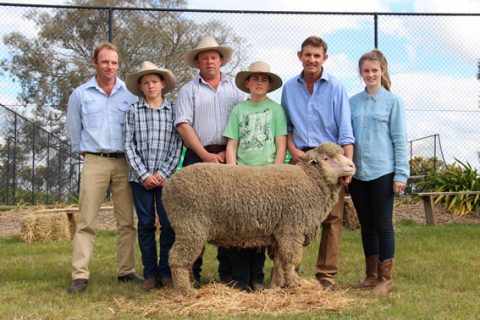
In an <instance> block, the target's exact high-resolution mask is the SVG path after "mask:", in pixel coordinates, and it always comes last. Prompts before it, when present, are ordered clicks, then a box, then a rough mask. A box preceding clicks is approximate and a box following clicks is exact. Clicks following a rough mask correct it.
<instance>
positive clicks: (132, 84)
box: [125, 61, 177, 97]
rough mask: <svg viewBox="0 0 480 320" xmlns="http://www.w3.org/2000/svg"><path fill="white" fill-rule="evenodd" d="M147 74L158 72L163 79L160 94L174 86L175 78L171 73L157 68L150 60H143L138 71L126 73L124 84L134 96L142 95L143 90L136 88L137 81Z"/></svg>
mask: <svg viewBox="0 0 480 320" xmlns="http://www.w3.org/2000/svg"><path fill="white" fill-rule="evenodd" d="M147 74H159V75H160V76H161V77H162V78H163V80H164V81H165V87H164V88H163V90H162V94H166V93H167V92H169V91H170V90H172V89H173V88H174V87H175V84H176V82H177V80H176V79H175V76H174V75H173V73H172V72H171V71H170V70H168V69H163V68H159V67H157V66H156V65H154V64H153V63H152V62H150V61H144V62H143V63H142V67H141V68H140V71H138V72H133V73H129V74H127V78H126V80H125V84H126V86H127V89H128V90H130V92H131V93H133V94H134V95H136V96H139V97H143V92H142V91H140V89H139V88H138V81H139V80H140V78H141V77H143V76H144V75H147Z"/></svg>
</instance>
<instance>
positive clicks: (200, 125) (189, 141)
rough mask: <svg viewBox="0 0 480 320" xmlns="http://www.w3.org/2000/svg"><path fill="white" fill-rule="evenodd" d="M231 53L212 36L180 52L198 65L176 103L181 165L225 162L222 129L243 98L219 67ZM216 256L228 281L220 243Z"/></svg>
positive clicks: (199, 261) (195, 268)
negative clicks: (183, 149)
mask: <svg viewBox="0 0 480 320" xmlns="http://www.w3.org/2000/svg"><path fill="white" fill-rule="evenodd" d="M232 53H233V50H232V48H230V47H227V46H223V45H219V44H218V43H217V41H216V40H215V39H214V38H212V37H204V38H202V39H200V41H199V43H198V44H197V46H196V47H195V48H194V49H192V50H190V51H188V52H186V53H185V54H184V55H183V60H184V61H185V63H186V64H188V65H189V66H191V67H193V68H197V69H199V74H198V75H196V76H195V77H194V78H193V79H192V80H191V81H189V82H188V83H186V84H185V85H184V86H183V87H182V88H181V89H180V91H179V93H178V99H177V101H176V103H175V105H176V108H177V109H176V115H177V117H176V120H175V124H176V126H177V130H178V132H179V134H180V136H181V137H182V139H183V141H184V143H185V145H186V147H187V150H186V153H185V158H184V160H183V163H182V165H183V167H186V166H188V165H191V164H194V163H198V162H212V163H225V145H226V141H225V138H224V137H223V130H224V129H225V127H226V125H227V122H228V118H229V116H230V112H231V111H232V109H233V107H234V106H235V105H236V104H238V103H239V102H241V101H243V100H245V94H244V93H243V92H242V91H240V90H239V89H238V88H237V86H236V85H235V81H234V80H233V79H232V78H231V77H228V76H226V75H225V74H224V73H222V72H221V70H220V68H221V67H222V66H224V65H225V64H227V63H228V62H229V61H230V60H231V59H232ZM217 259H218V260H219V267H218V269H219V275H220V280H222V281H223V282H229V281H230V279H231V266H230V264H229V260H228V254H227V253H226V249H225V248H221V247H219V249H218V255H217ZM201 265H202V257H201V256H200V258H199V259H197V261H195V263H194V265H193V275H194V278H195V280H196V281H197V282H198V283H199V281H200V272H201Z"/></svg>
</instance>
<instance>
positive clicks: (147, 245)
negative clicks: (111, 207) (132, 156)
mask: <svg viewBox="0 0 480 320" xmlns="http://www.w3.org/2000/svg"><path fill="white" fill-rule="evenodd" d="M130 186H131V187H132V193H133V202H134V203H135V210H136V211H137V216H138V244H139V246H140V251H141V253H142V263H143V276H144V277H145V279H148V278H163V277H171V276H172V274H171V271H170V266H169V265H168V253H169V252H170V249H171V248H172V245H173V242H174V241H175V233H174V231H173V229H172V227H171V226H170V221H169V220H168V217H167V213H166V212H165V208H164V207H163V204H162V188H155V189H151V190H147V189H145V188H144V187H143V185H141V184H140V183H137V182H130ZM155 208H156V211H157V214H158V218H159V220H160V260H159V261H158V262H157V245H156V241H155V230H156V229H155Z"/></svg>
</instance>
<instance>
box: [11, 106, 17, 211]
mask: <svg viewBox="0 0 480 320" xmlns="http://www.w3.org/2000/svg"><path fill="white" fill-rule="evenodd" d="M17 118H18V117H17V114H16V113H15V115H14V120H13V186H12V187H13V188H12V203H11V204H15V203H16V202H17V200H16V196H15V191H16V190H15V189H17Z"/></svg>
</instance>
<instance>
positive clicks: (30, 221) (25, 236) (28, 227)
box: [20, 215, 36, 243]
mask: <svg viewBox="0 0 480 320" xmlns="http://www.w3.org/2000/svg"><path fill="white" fill-rule="evenodd" d="M35 217H36V216H35V215H27V216H24V217H23V218H22V219H21V220H20V230H21V231H20V240H22V241H23V242H27V243H30V242H32V241H33V239H34V237H35Z"/></svg>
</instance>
